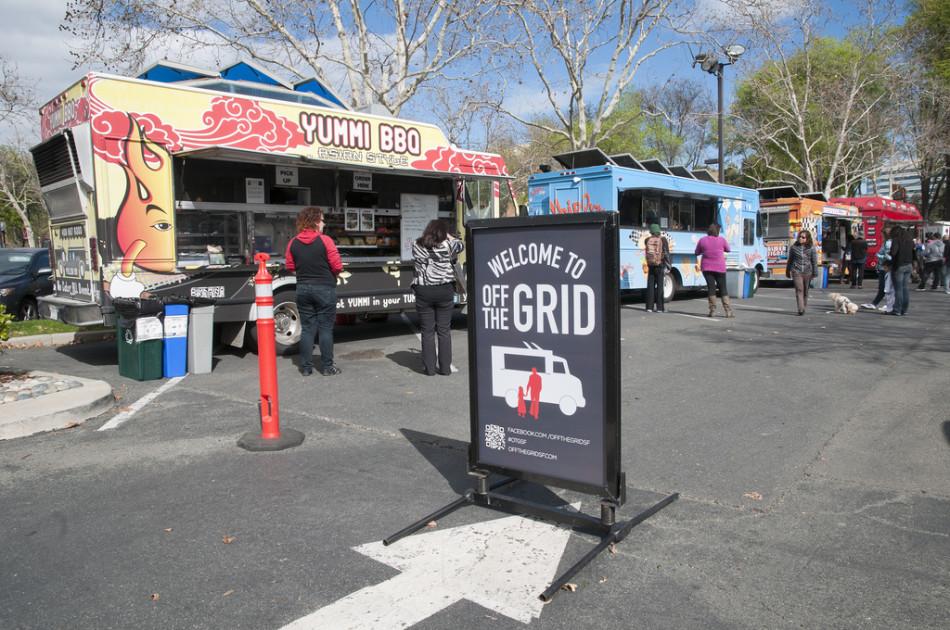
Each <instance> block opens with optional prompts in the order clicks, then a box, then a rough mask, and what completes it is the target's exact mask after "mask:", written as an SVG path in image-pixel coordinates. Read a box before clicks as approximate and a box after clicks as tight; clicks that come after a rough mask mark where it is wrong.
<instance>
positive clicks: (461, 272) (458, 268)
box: [452, 258, 468, 302]
mask: <svg viewBox="0 0 950 630" xmlns="http://www.w3.org/2000/svg"><path fill="white" fill-rule="evenodd" d="M452 271H453V272H454V274H453V275H454V276H455V292H456V293H458V294H459V302H465V301H467V299H466V298H467V294H468V287H467V285H466V283H465V268H464V267H462V263H460V262H459V260H458V258H456V259H455V260H453V261H452Z"/></svg>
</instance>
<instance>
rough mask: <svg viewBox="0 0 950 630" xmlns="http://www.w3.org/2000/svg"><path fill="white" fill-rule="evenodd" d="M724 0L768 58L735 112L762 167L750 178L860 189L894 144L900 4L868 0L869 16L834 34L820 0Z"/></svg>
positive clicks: (742, 136) (745, 86)
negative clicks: (786, 5)
mask: <svg viewBox="0 0 950 630" xmlns="http://www.w3.org/2000/svg"><path fill="white" fill-rule="evenodd" d="M720 1H721V2H723V3H724V4H726V5H728V6H729V7H730V9H731V11H732V13H733V16H734V18H733V19H734V20H735V23H736V24H739V25H740V26H742V27H744V28H746V29H747V31H746V34H747V35H748V36H749V37H750V38H751V39H752V46H750V48H752V50H753V51H758V53H759V58H760V61H761V66H760V68H759V69H758V70H757V71H755V72H754V73H752V74H750V75H749V76H748V77H747V78H746V79H745V80H744V81H743V83H742V85H740V87H739V93H738V97H737V102H736V104H735V107H734V109H733V112H734V113H735V114H736V115H737V119H736V127H737V133H738V137H739V140H740V141H741V142H742V143H743V144H744V145H745V147H746V148H747V151H748V152H749V153H750V154H753V157H754V159H753V160H752V162H755V163H757V164H759V166H760V167H761V168H760V170H759V172H758V173H748V174H750V175H752V176H753V177H756V178H757V179H759V180H760V181H785V182H790V183H793V184H796V185H798V186H800V187H802V188H804V189H807V190H817V191H823V192H824V193H825V194H827V195H829V196H830V195H832V194H833V193H834V192H835V191H842V192H844V191H849V190H851V189H853V187H854V186H855V184H856V183H857V182H860V180H861V179H862V178H864V177H866V176H867V175H868V174H869V173H870V172H871V171H872V170H873V169H874V168H876V167H877V166H878V164H877V161H878V160H879V158H880V155H881V154H882V152H884V147H886V145H887V144H889V143H890V142H891V140H892V137H891V134H890V129H891V128H892V127H893V117H892V114H893V108H892V107H891V103H892V99H891V98H890V96H891V92H890V86H891V85H892V84H893V81H894V78H895V75H896V71H895V67H894V63H893V54H892V53H893V51H894V47H895V45H896V37H894V36H893V34H892V32H891V28H890V27H891V24H889V22H888V20H889V19H890V18H892V17H893V14H892V13H890V12H889V10H890V7H889V6H887V3H881V2H875V1H874V0H866V2H865V3H864V5H863V7H861V9H860V10H861V15H862V16H863V22H862V23H861V24H860V25H858V26H857V27H855V28H854V29H853V30H852V31H851V33H850V34H849V36H848V37H847V39H845V40H832V39H829V38H823V37H819V36H818V34H817V33H818V29H819V26H820V25H821V22H822V21H823V20H824V19H825V18H826V17H827V15H826V14H825V10H826V9H825V3H823V2H821V1H820V0H798V2H796V3H794V9H795V10H794V11H791V12H780V11H778V7H779V6H780V5H782V3H776V2H775V1H774V0H720ZM875 157H876V158H877V159H875Z"/></svg>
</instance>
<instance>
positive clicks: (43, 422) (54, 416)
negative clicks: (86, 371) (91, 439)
mask: <svg viewBox="0 0 950 630" xmlns="http://www.w3.org/2000/svg"><path fill="white" fill-rule="evenodd" d="M30 374H32V375H35V376H52V377H53V378H57V379H58V378H69V379H70V380H74V381H79V382H80V383H82V387H78V388H74V389H67V390H64V391H61V392H54V393H52V394H46V395H45V396H40V397H39V398H28V399H26V400H20V401H17V402H11V403H6V404H4V405H2V406H0V411H2V419H0V440H9V439H13V438H18V437H26V436H28V435H33V434H35V433H42V432H43V431H54V430H56V429H66V428H70V427H74V426H77V425H80V424H82V423H83V422H85V421H86V420H89V419H91V418H95V417H96V416H98V415H100V414H102V413H105V412H106V411H108V410H109V409H111V408H112V406H113V405H114V404H115V396H113V395H112V387H111V386H110V385H109V384H108V383H106V382H104V381H96V380H93V379H88V378H80V377H78V376H69V377H64V376H63V375H61V374H54V373H52V372H41V371H33V372H30Z"/></svg>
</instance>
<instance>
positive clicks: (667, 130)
mask: <svg viewBox="0 0 950 630" xmlns="http://www.w3.org/2000/svg"><path fill="white" fill-rule="evenodd" d="M644 100H645V106H646V108H647V110H648V111H649V112H650V113H651V114H652V116H651V117H650V119H649V122H648V125H650V126H652V128H653V129H651V131H652V132H653V133H651V134H649V135H648V140H647V141H648V143H649V144H651V145H653V146H652V148H653V149H654V151H655V152H656V154H657V155H658V156H659V157H660V158H661V159H663V160H664V161H665V162H666V163H667V164H683V165H686V166H693V167H700V166H702V157H703V151H704V150H705V149H706V148H707V147H708V146H709V144H710V141H711V140H712V139H713V134H712V131H713V129H712V128H711V127H710V124H711V121H712V120H714V119H715V117H716V106H715V104H714V103H713V102H712V98H711V97H710V96H709V90H708V89H707V88H706V87H705V86H703V85H701V84H700V83H698V82H696V81H692V80H687V79H671V80H670V81H668V82H667V83H666V84H665V85H662V86H657V87H653V88H651V89H648V90H646V92H645V96H644Z"/></svg>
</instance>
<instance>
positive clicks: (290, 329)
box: [247, 291, 301, 357]
mask: <svg viewBox="0 0 950 630" xmlns="http://www.w3.org/2000/svg"><path fill="white" fill-rule="evenodd" d="M295 300H296V293H295V292H294V291H278V292H277V293H276V294H275V295H274V342H275V348H276V349H277V356H280V357H284V356H289V355H292V354H297V352H298V350H299V346H298V343H299V341H300V332H301V321H300V313H299V312H298V311H297V302H296V301H295ZM247 325H248V327H249V329H248V331H247V336H248V339H249V340H250V343H249V345H250V348H251V349H252V350H253V351H254V352H257V324H256V322H248V324H247Z"/></svg>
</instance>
